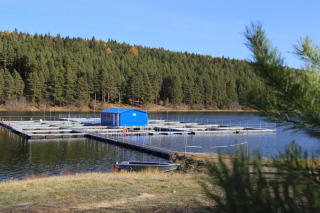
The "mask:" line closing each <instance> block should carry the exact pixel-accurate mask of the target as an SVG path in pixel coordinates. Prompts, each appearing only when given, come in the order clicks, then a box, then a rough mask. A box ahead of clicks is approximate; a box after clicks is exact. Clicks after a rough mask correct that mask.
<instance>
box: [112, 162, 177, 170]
mask: <svg viewBox="0 0 320 213" xmlns="http://www.w3.org/2000/svg"><path fill="white" fill-rule="evenodd" d="M178 166H180V164H176V163H170V162H164V163H162V162H146V161H122V162H120V163H118V162H115V163H114V164H113V166H112V168H113V170H114V171H120V170H131V171H142V170H146V169H149V168H150V169H158V170H159V171H160V172H168V171H171V170H174V169H177V168H178Z"/></svg>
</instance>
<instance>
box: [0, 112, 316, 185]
mask: <svg viewBox="0 0 320 213" xmlns="http://www.w3.org/2000/svg"><path fill="white" fill-rule="evenodd" d="M59 114H62V113H57V112H55V113H51V119H52V120H54V119H58V118H59ZM64 114H67V113H64ZM44 116H45V117H44ZM70 116H72V117H74V116H77V117H79V116H81V117H87V116H90V115H87V114H86V113H70ZM0 117H2V118H5V119H6V118H7V119H10V120H21V119H22V120H30V118H31V117H32V118H33V119H34V120H35V119H37V120H38V119H50V113H49V112H46V113H45V114H44V113H43V112H42V113H39V112H0ZM149 118H151V119H160V118H161V119H168V120H174V121H175V120H176V121H177V120H179V121H185V122H199V123H201V122H202V123H218V124H222V123H223V124H224V125H230V124H231V125H233V126H234V125H240V124H241V125H242V126H243V125H248V126H250V125H256V127H260V125H262V127H265V126H266V125H267V127H268V128H276V129H277V133H269V134H232V135H172V136H163V135H162V136H143V137H128V138H129V139H131V140H135V141H139V142H141V143H146V144H153V145H157V146H161V147H167V148H171V149H174V150H177V151H184V149H185V148H186V149H187V151H188V152H218V151H220V152H224V153H227V154H234V153H235V150H236V148H235V147H236V146H234V145H235V144H240V143H245V144H242V145H239V146H241V147H242V148H244V150H245V151H247V150H248V155H251V154H252V151H253V150H255V151H257V152H258V153H259V154H260V155H262V156H265V157H272V156H275V155H276V154H277V153H279V152H280V151H281V149H283V148H284V147H285V146H287V145H289V144H291V141H292V140H295V141H296V143H297V144H299V145H300V146H302V148H303V150H306V151H308V152H309V153H310V154H311V153H313V154H315V155H316V156H317V157H320V141H319V139H318V138H317V137H311V136H310V135H308V134H307V133H306V132H304V131H298V132H295V133H294V131H293V130H288V131H283V130H284V129H286V128H288V126H279V125H277V126H276V127H275V125H274V124H270V123H271V121H270V120H268V118H266V117H264V116H263V114H260V113H243V112H242V113H231V112H228V113H217V112H215V113H212V112H211V113H204V112H199V113H168V114H167V113H151V114H150V116H149ZM267 123H268V124H267ZM186 142H187V146H186ZM192 146H197V147H192ZM217 146H226V147H219V148H218V147H217ZM122 160H140V161H142V160H147V161H164V159H162V158H160V157H156V156H152V155H148V154H145V153H141V152H138V151H134V150H130V149H126V148H123V147H117V146H114V145H112V144H107V143H104V142H101V141H95V140H91V139H87V138H83V139H63V140H62V139H60V140H58V139H54V140H26V139H24V138H21V137H20V136H18V135H16V134H13V133H12V132H10V131H8V130H7V129H5V128H2V129H1V132H0V182H1V181H3V180H7V179H11V178H22V177H24V176H25V175H26V174H28V175H41V174H44V173H45V174H48V175H59V174H63V173H64V172H66V171H68V172H69V171H70V172H71V173H75V172H91V171H100V172H108V171H111V165H112V163H113V162H114V161H122Z"/></svg>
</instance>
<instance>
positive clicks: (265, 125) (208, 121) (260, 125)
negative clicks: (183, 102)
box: [149, 115, 277, 130]
mask: <svg viewBox="0 0 320 213" xmlns="http://www.w3.org/2000/svg"><path fill="white" fill-rule="evenodd" d="M156 120H161V121H166V122H181V124H183V123H185V125H184V126H186V125H187V124H188V123H189V125H191V124H192V123H197V124H199V125H200V126H201V125H219V126H220V127H244V128H254V129H260V130H261V129H271V130H276V128H277V124H276V123H271V122H248V121H232V120H229V119H228V120H223V119H216V118H190V117H188V118H187V117H180V116H168V117H163V116H158V115H150V116H149V122H150V121H156Z"/></svg>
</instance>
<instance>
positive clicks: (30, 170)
mask: <svg viewBox="0 0 320 213" xmlns="http://www.w3.org/2000/svg"><path fill="white" fill-rule="evenodd" d="M9 135H11V136H9ZM10 137H11V138H10ZM0 156H1V157H0V181H2V180H6V179H11V178H22V177H24V176H25V175H26V174H28V175H29V176H31V175H40V174H43V173H46V174H48V175H59V174H62V173H64V172H66V171H67V172H70V173H76V172H108V171H110V170H111V165H112V163H113V162H114V161H123V160H140V161H142V160H147V161H164V159H162V158H160V157H156V156H152V155H148V154H145V153H141V152H138V151H134V150H130V149H126V148H123V147H118V146H114V145H112V144H108V143H103V142H99V141H95V140H91V139H88V138H83V139H68V140H58V139H55V140H26V139H24V138H22V137H20V136H18V135H16V134H12V133H10V131H8V130H7V129H5V130H4V132H3V134H0Z"/></svg>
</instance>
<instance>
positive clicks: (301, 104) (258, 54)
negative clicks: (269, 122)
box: [244, 22, 320, 128]
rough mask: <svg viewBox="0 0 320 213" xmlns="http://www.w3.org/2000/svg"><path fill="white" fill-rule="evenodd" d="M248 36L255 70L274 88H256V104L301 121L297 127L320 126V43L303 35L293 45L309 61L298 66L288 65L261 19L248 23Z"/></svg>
mask: <svg viewBox="0 0 320 213" xmlns="http://www.w3.org/2000/svg"><path fill="white" fill-rule="evenodd" d="M244 36H245V37H246V42H245V45H246V46H247V47H248V48H249V50H250V51H251V52H252V54H253V59H254V65H255V70H256V72H257V74H258V75H259V76H262V77H263V79H264V81H263V82H264V83H265V84H266V85H268V86H269V87H268V88H269V89H270V90H269V91H266V90H265V88H263V89H257V90H253V91H252V92H251V100H252V101H251V104H252V107H254V108H256V109H259V110H261V111H264V112H266V113H268V114H269V115H271V116H273V117H277V118H280V119H281V120H284V121H287V122H291V123H295V124H298V125H296V127H303V126H312V127H316V128H318V127H319V126H320V117H319V116H320V114H319V91H320V88H319V85H320V78H319V73H318V72H317V71H319V69H320V49H319V47H318V46H317V45H315V44H314V43H313V41H312V40H311V39H309V37H306V38H301V39H300V42H299V43H298V45H294V46H293V47H294V50H295V51H294V54H295V55H297V56H298V57H299V58H300V59H302V60H303V61H304V62H305V68H304V69H303V68H302V69H300V70H297V69H291V68H289V67H287V66H285V63H284V60H283V58H282V57H281V54H280V52H279V51H278V50H277V48H274V47H273V46H272V43H271V42H270V40H269V39H268V38H267V36H266V32H265V31H264V30H263V29H262V24H261V23H259V22H258V23H256V24H254V23H251V25H250V26H246V30H245V33H244ZM268 88H267V89H268Z"/></svg>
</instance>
